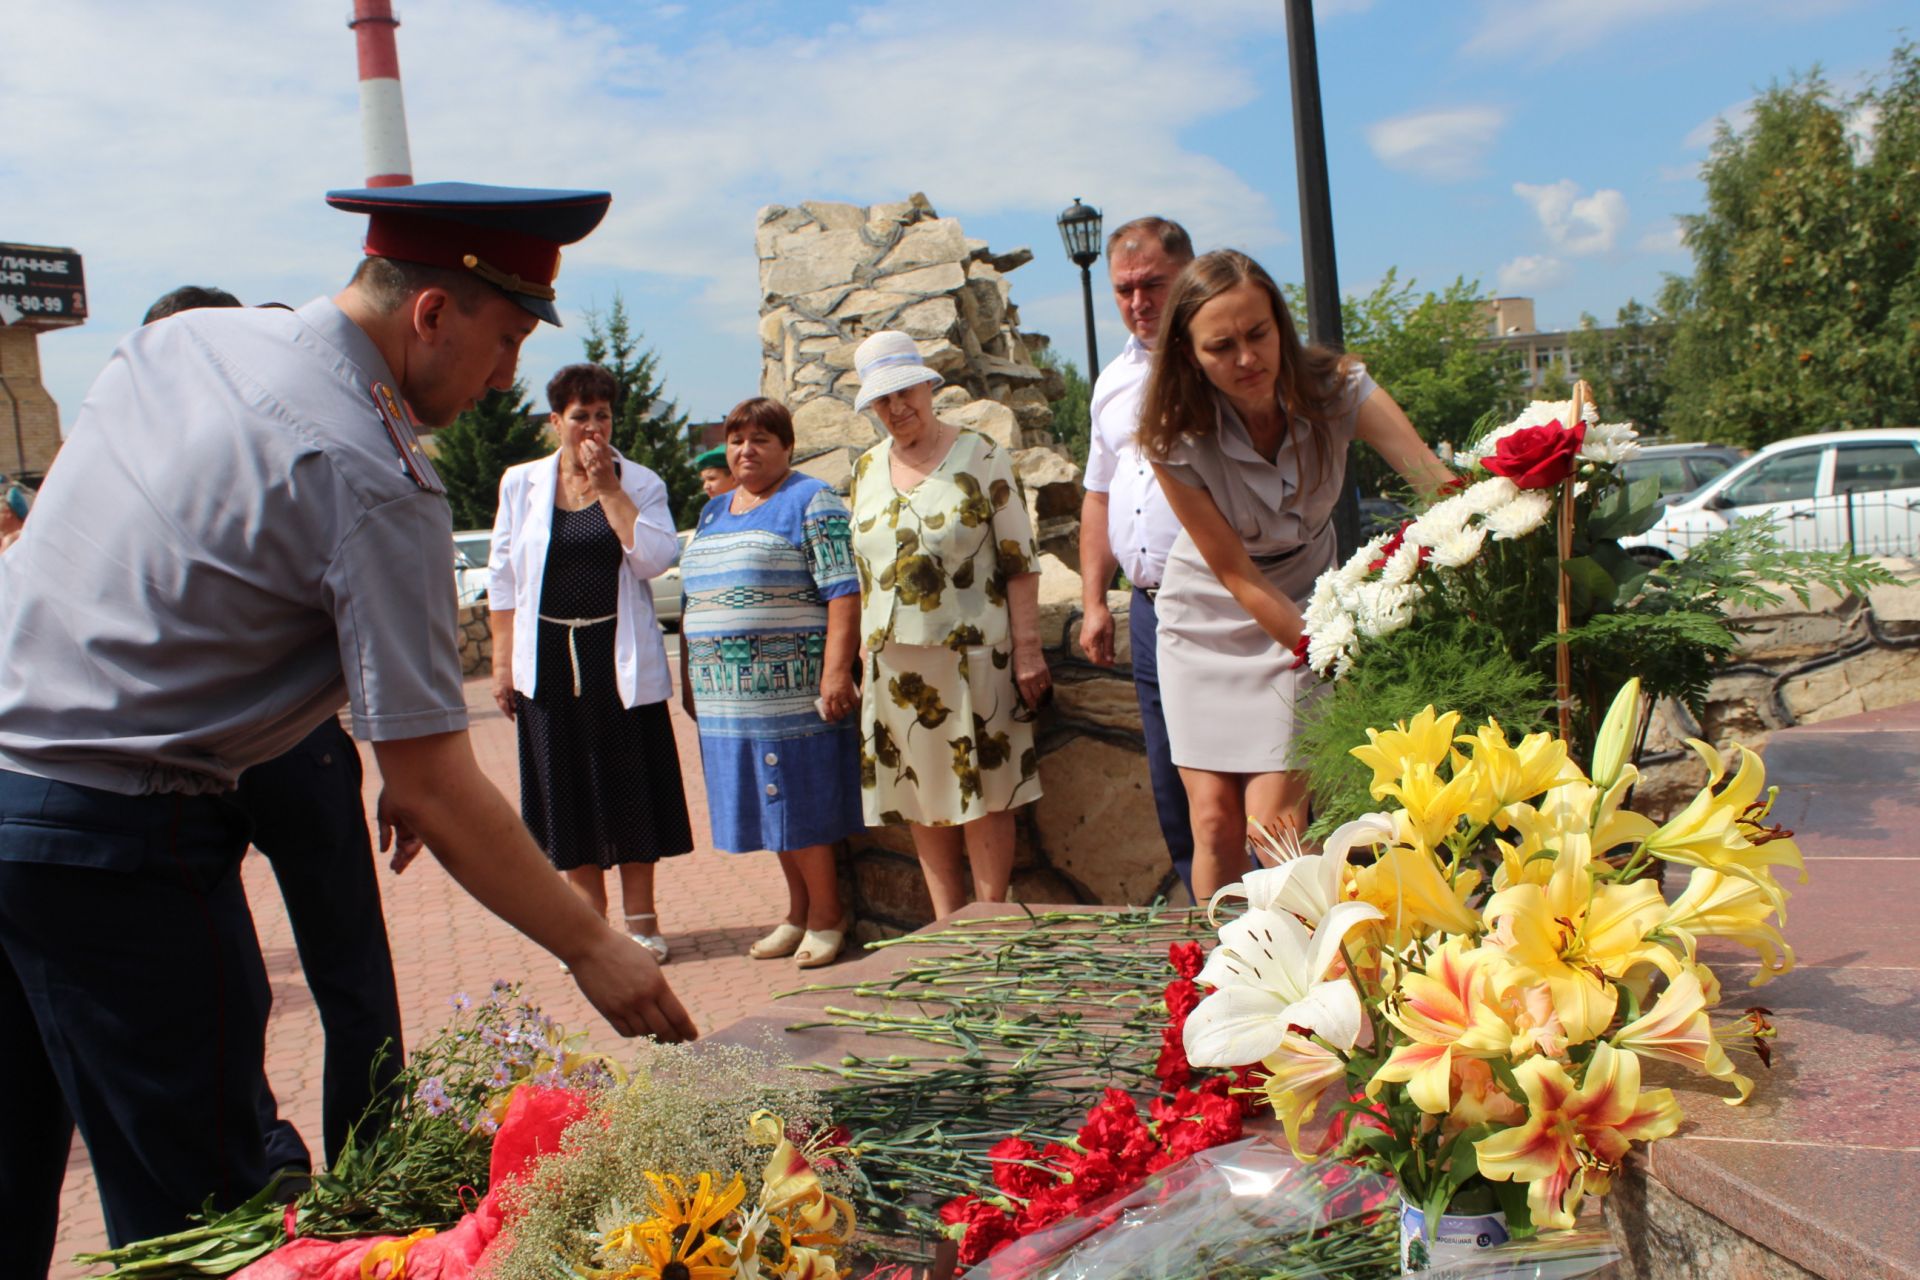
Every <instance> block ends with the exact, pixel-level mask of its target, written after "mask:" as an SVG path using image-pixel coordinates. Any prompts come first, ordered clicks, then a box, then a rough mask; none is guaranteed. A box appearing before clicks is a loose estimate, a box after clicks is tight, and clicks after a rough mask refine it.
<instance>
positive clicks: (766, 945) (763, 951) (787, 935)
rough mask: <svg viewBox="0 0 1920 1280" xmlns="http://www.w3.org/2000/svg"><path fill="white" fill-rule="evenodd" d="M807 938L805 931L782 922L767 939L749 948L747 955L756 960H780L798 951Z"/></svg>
mask: <svg viewBox="0 0 1920 1280" xmlns="http://www.w3.org/2000/svg"><path fill="white" fill-rule="evenodd" d="M806 936H807V931H806V930H805V929H803V928H801V927H800V926H799V925H797V924H792V923H790V922H788V921H785V920H782V921H781V922H780V923H779V924H777V925H775V926H774V927H773V930H772V932H770V933H768V934H767V936H766V937H764V938H762V939H760V940H759V941H758V942H756V943H754V944H753V945H752V946H750V947H748V948H747V954H748V955H750V956H752V957H753V958H754V959H755V960H778V959H780V958H781V957H783V956H790V955H792V954H793V953H794V952H795V951H797V950H798V949H799V947H800V943H801V941H802V940H803V939H804V938H805V937H806Z"/></svg>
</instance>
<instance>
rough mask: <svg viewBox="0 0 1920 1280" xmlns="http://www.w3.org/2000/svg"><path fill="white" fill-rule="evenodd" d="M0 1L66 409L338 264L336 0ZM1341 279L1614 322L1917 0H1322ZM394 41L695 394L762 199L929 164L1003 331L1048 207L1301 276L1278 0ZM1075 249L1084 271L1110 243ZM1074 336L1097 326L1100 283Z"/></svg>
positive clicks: (424, 18) (427, 95)
mask: <svg viewBox="0 0 1920 1280" xmlns="http://www.w3.org/2000/svg"><path fill="white" fill-rule="evenodd" d="M0 3H4V5H5V8H6V9H10V10H16V11H17V14H16V17H15V18H14V20H11V21H9V22H7V23H6V24H5V25H6V27H7V29H9V30H12V31H15V32H21V31H31V32H33V33H35V36H36V43H37V45H38V47H41V48H44V49H48V50H57V51H59V54H60V56H58V57H45V58H22V57H19V56H17V55H16V56H14V57H10V58H9V59H8V66H7V69H6V71H5V73H4V74H0V119H3V120H6V121H7V122H8V124H7V127H6V128H5V129H0V190H4V191H6V192H7V193H8V195H7V198H6V199H5V200H4V201H0V240H14V241H28V242H34V243H42V244H59V245H71V246H73V247H74V248H76V249H78V250H80V252H81V253H82V254H83V255H85V258H86V263H87V274H88V283H89V290H90V296H91V302H92V307H93V319H92V321H91V322H90V323H89V324H88V325H87V326H85V327H84V328H81V329H76V330H71V331H63V332H57V333H53V334H50V335H47V336H44V337H43V338H42V340H41V344H40V349H41V357H42V362H43V365H44V369H45V380H46V383H47V385H48V387H49V389H50V390H51V391H52V392H53V394H54V396H55V398H56V399H57V400H58V401H59V402H60V405H61V411H62V418H63V421H64V422H66V423H69V424H70V423H71V421H72V419H73V417H74V415H75V413H76V412H77V410H78V408H79V405H80V402H81V400H82V398H83V396H84V394H85V389H86V387H87V385H88V384H89V383H90V382H91V380H92V378H93V376H94V375H95V374H96V373H97V372H98V371H99V369H100V367H101V365H102V364H103V363H104V361H105V359H106V357H107V355H108V353H109V352H110V351H111V349H112V347H113V345H114V343H115V342H117V341H118V339H119V337H120V336H121V335H123V334H124V333H125V332H126V331H127V330H129V329H130V328H131V327H132V326H133V325H135V324H136V323H137V322H138V320H139V316H140V313H141V312H142V311H144V310H145V308H146V306H147V304H148V302H150V301H151V300H152V299H153V298H154V297H155V296H157V295H158V294H159V293H161V292H163V291H165V290H166V289H168V288H170V287H172V286H173V285H175V284H179V283H183V282H188V281H192V282H195V283H202V284H218V285H221V286H224V287H226V288H228V289H231V290H232V291H234V292H235V293H237V294H239V295H240V296H241V297H242V298H244V299H246V300H247V301H249V302H257V301H265V300H280V301H288V302H296V303H297V302H301V301H304V300H306V299H308V298H310V297H313V296H316V295H318V294H321V293H330V292H332V291H333V290H334V289H336V288H337V287H338V285H339V284H340V282H341V281H343V280H344V279H345V277H346V275H347V274H348V273H349V271H350V270H351V268H352V265H353V261H354V257H355V254H356V253H357V241H358V237H359V235H360V232H361V226H362V224H361V223H360V222H359V220H358V219H355V218H351V217H348V216H346V215H342V214H337V213H334V212H332V211H330V210H328V209H327V208H325V206H324V205H322V204H321V202H320V193H321V192H322V191H323V190H325V189H326V188H328V187H331V186H355V185H358V184H359V182H360V179H361V177H362V173H363V170H362V165H361V158H360V140H359V123H358V116H357V96H356V91H355V80H354V74H355V73H354V58H353V41H352V36H351V34H350V33H349V32H348V31H347V29H346V27H345V25H344V22H343V17H344V15H345V13H346V11H347V4H346V0H276V3H274V4H271V5H260V4H254V3H244V2H243V0H203V2H202V3H199V4H196V5H195V6H192V8H191V10H190V11H188V12H187V16H184V17H183V16H182V13H183V11H182V10H180V9H178V8H176V7H174V6H158V5H148V4H142V3H137V0H62V2H61V3H60V4H58V5H30V4H29V0H0ZM1316 8H1317V12H1318V33H1319V36H1318V38H1319V48H1320V62H1321V76H1322V90H1323V98H1324V103H1325V112H1326V119H1327V132H1328V146H1329V149H1330V154H1331V177H1332V184H1333V211H1334V222H1335V234H1336V239H1337V246H1338V251H1339V259H1340V260H1339V269H1340V279H1341V283H1342V286H1343V288H1344V289H1345V290H1346V291H1348V292H1360V291H1364V290H1365V289H1367V288H1369V287H1371V286H1372V285H1373V284H1374V283H1375V282H1377V281H1378V280H1379V279H1380V278H1381V276H1382V275H1383V274H1384V273H1385V272H1386V271H1387V270H1388V269H1389V268H1390V267H1398V268H1399V270H1400V272H1401V275H1402V276H1403V277H1406V276H1412V277H1414V278H1416V279H1418V280H1419V281H1420V282H1421V283H1422V284H1423V285H1435V286H1437V285H1440V284H1443V283H1445V282H1447V281H1450V280H1451V279H1453V278H1454V277H1455V276H1465V277H1467V278H1469V279H1473V280H1478V281H1479V282H1480V284H1481V286H1482V288H1483V290H1485V291H1486V292H1488V293H1495V292H1498V293H1515V294H1524V295H1528V296H1532V297H1534V298H1535V299H1536V300H1537V304H1538V309H1539V319H1540V322H1541V325H1542V327H1549V328H1552V327H1565V326H1568V325H1571V324H1573V323H1574V322H1576V321H1577V320H1578V318H1579V316H1580V314H1581V312H1583V311H1586V312H1592V313H1594V314H1596V315H1598V316H1600V317H1602V318H1603V319H1610V318H1611V317H1612V315H1613V313H1614V311H1615V310H1616V309H1617V308H1618V307H1619V306H1620V305H1621V304H1623V303H1624V302H1626V301H1627V299H1628V298H1629V297H1638V298H1640V299H1641V300H1643V301H1651V300H1652V298H1653V296H1654V295H1655V294H1656V293H1657V292H1658V290H1659V287H1660V282H1661V279H1662V277H1663V275H1664V274H1665V273H1670V272H1680V273H1685V272H1686V271H1687V270H1688V269H1689V265H1690V260H1689V258H1688V256H1687V254H1686V252H1685V250H1684V249H1683V248H1682V247H1680V245H1679V243H1678V239H1677V235H1676V228H1675V225H1674V223H1673V217H1674V215H1676V214H1684V213H1690V212H1694V211H1697V209H1698V208H1699V204H1700V199H1701V187H1700V183H1699V181H1698V177H1697V173H1698V169H1699V166H1700V163H1701V162H1702V160H1703V159H1704V158H1705V156H1706V152H1707V145H1708V143H1709V141H1710V139H1711V137H1712V132H1713V127H1714V122H1715V120H1716V119H1718V118H1727V119H1731V120H1733V121H1735V122H1736V123H1737V122H1738V121H1739V120H1740V119H1741V115H1740V112H1741V108H1742V105H1743V104H1744V102H1745V101H1746V100H1747V99H1748V98H1750V97H1751V96H1752V94H1753V93H1754V92H1755V90H1756V89H1757V88H1760V87H1763V86H1764V85H1766V84H1767V83H1768V82H1770V81H1772V80H1775V79H1784V78H1786V77H1787V76H1788V75H1789V74H1790V73H1791V72H1793V71H1795V70H1804V69H1807V68H1810V67H1812V66H1813V65H1814V64H1816V63H1817V64H1819V65H1821V66H1822V67H1823V68H1824V70H1825V71H1826V73H1827V74H1828V76H1829V78H1830V79H1831V80H1832V81H1833V82H1835V83H1836V84H1837V85H1840V86H1842V87H1851V86H1855V85H1858V84H1859V83H1861V82H1862V81H1863V80H1864V79H1865V78H1866V77H1870V76H1872V75H1875V74H1878V73H1879V72H1880V71H1881V70H1882V69H1884V67H1885V66H1886V62H1887V54H1888V52H1889V50H1890V49H1891V48H1892V47H1893V45H1894V44H1895V43H1896V42H1897V41H1898V40H1900V39H1901V38H1902V32H1901V28H1902V25H1903V24H1906V25H1907V26H1908V27H1909V28H1911V27H1913V26H1915V25H1920V24H1915V22H1914V19H1915V16H1916V12H1915V9H1914V7H1913V6H1912V4H1911V2H1910V0H1898V2H1897V0H1530V2H1528V3H1520V2H1517V0H1445V2H1436V0H1321V2H1320V3H1319V4H1318V5H1317V6H1316ZM400 16H401V19H402V22H403V24H404V25H403V26H402V27H401V29H400V32H399V43H400V63H401V73H402V77H403V83H404V85H405V93H406V101H407V111H408V117H409V124H410V133H411V139H412V148H413V161H414V172H415V174H416V176H417V177H418V178H420V179H421V180H423V181H424V180H433V179H453V178H460V179H467V180H472V181H484V182H499V183H521V184H528V185H551V186H584V187H604V188H607V189H610V190H611V191H612V192H613V193H614V204H613V209H612V213H611V214H610V216H609V218H608V220H607V222H606V224H605V225H604V226H603V227H602V229H601V230H600V231H599V232H597V233H596V234H595V235H594V236H593V237H592V238H591V239H590V240H588V241H587V242H585V243H584V244H582V245H580V246H578V247H577V248H575V249H573V250H570V251H569V252H568V254H567V257H566V269H565V271H564V273H563V274H562V276H561V279H560V284H559V287H560V291H561V307H562V310H563V312H564V313H566V315H567V320H568V327H567V328H566V329H564V330H559V331H555V330H543V331H542V333H540V334H539V335H538V336H537V337H536V338H535V339H533V340H532V341H530V342H529V344H528V346H527V348H526V352H525V357H524V359H523V363H522V372H523V374H524V375H525V376H526V377H527V379H528V381H529V382H530V383H532V384H533V385H534V386H536V387H538V386H539V385H541V384H543V383H544V381H545V379H546V377H547V376H548V375H549V374H550V373H551V372H552V371H553V369H555V368H557V367H558V366H559V365H560V364H563V363H565V362H567V361H569V360H572V359H577V358H578V356H579V352H580V346H579V342H580V338H581V336H582V334H583V332H584V325H583V324H582V323H580V319H579V316H580V313H581V311H582V310H583V309H585V308H587V307H589V306H595V305H597V306H600V307H603V308H604V307H605V305H606V304H607V303H608V302H610V301H611V299H612V297H613V295H614V293H615V292H616V291H618V292H619V293H620V294H621V295H623V296H624V298H625V299H626V302H627V304H628V307H629V309H630V311H631V312H632V313H633V316H634V318H635V320H636V322H637V323H638V324H639V325H640V326H641V327H642V329H643V330H644V331H645V334H646V337H647V341H648V342H649V344H650V345H651V346H653V347H654V348H655V349H656V350H657V351H658V353H659V354H660V357H661V363H662V368H663V371H664V373H665V375H666V378H667V386H668V390H669V392H670V393H671V394H673V395H675V396H677V397H678V398H679V400H680V402H681V404H682V407H683V408H685V409H686V410H688V411H689V412H690V413H692V414H693V415H694V416H695V417H696V418H711V417H718V416H720V415H721V414H723V413H724V412H725V411H726V409H727V408H728V407H729V406H730V405H731V404H733V403H734V402H735V401H737V400H739V399H740V398H742V397H744V396H747V395H751V394H754V393H755V391H756V390H757V381H758V368H759V361H758V341H757V339H756V337H755V336H754V323H755V320H756V318H757V307H758V296H757V289H756V281H755V261H754V255H753V228H754V222H755V211H756V210H757V209H758V208H759V207H760V206H762V205H764V204H768V203H797V202H799V201H801V200H808V199H822V200H848V201H853V202H856V203H862V204H866V203H873V202H876V201H884V200H897V199H901V198H903V197H904V196H906V195H907V194H908V193H909V192H912V191H924V192H926V194H927V195H928V197H929V198H930V199H931V200H932V201H933V203H934V205H935V206H936V207H937V208H938V209H939V210H940V212H941V213H943V214H948V215H953V216H957V217H958V218H960V219H961V220H962V222H963V224H964V225H965V227H966V230H967V233H968V234H969V235H972V236H976V237H981V238H985V239H987V240H988V241H989V242H991V244H992V245H993V246H994V248H996V249H1010V248H1012V247H1014V246H1016V245H1021V244H1026V245H1031V246H1032V247H1033V249H1034V251H1035V254H1036V259H1035V261H1034V262H1033V263H1032V264H1030V265H1028V266H1026V267H1023V268H1021V269H1020V270H1019V271H1017V272H1016V273H1015V274H1014V275H1013V277H1012V284H1013V291H1014V293H1013V296H1014V301H1015V302H1016V303H1018V304H1019V306H1020V309H1021V313H1022V317H1023V323H1024V326H1025V327H1026V328H1028V329H1029V330H1037V331H1039V332H1044V333H1049V334H1051V335H1052V336H1053V337H1054V339H1055V341H1056V343H1057V344H1058V346H1059V347H1060V348H1061V350H1062V351H1064V352H1066V353H1068V354H1069V355H1073V356H1076V357H1078V356H1079V354H1080V353H1081V352H1082V351H1083V349H1084V338H1083V336H1082V332H1081V321H1080V303H1079V283H1078V273H1077V271H1076V270H1075V269H1074V268H1073V267H1072V265H1071V264H1070V263H1068V262H1067V261H1066V260H1065V258H1064V256H1063V254H1062V252H1061V250H1060V246H1059V238H1058V235H1057V233H1056V232H1055V230H1054V226H1053V219H1054V216H1055V215H1056V214H1057V213H1058V212H1059V210H1060V209H1062V208H1064V207H1065V206H1066V205H1067V204H1068V203H1069V202H1070V201H1071V200H1072V199H1073V198H1074V197H1076V196H1078V197H1082V198H1084V199H1085V200H1086V201H1087V202H1088V203H1090V204H1093V205H1096V206H1098V207H1100V208H1102V209H1103V210H1104V211H1105V213H1106V215H1107V218H1108V224H1107V225H1108V226H1109V227H1111V226H1113V225H1116V224H1117V222H1118V221H1119V220H1123V219H1125V218H1128V217H1132V216H1135V215H1137V214H1141V213H1147V212H1157V213H1164V214H1167V215H1170V216H1173V217H1176V218H1179V219H1181V220H1182V221H1184V222H1186V223H1187V225H1188V226H1189V227H1190V229H1191V230H1192V231H1193V232H1194V236H1195V239H1196V241H1197V242H1199V243H1200V244H1201V245H1202V247H1217V246H1222V245H1233V246H1236V247H1240V248H1243V249H1246V250H1247V251H1249V252H1251V253H1253V254H1254V255H1255V256H1256V257H1258V258H1260V259H1262V260H1263V261H1264V262H1265V263H1266V264H1267V265H1268V266H1269V267H1270V268H1271V269H1273V270H1274V272H1275V274H1276V275H1279V276H1281V277H1282V278H1285V279H1297V278H1298V277H1299V275H1300V271H1301V266H1300V247H1299V239H1298V207H1297V204H1296V200H1295V194H1294V156H1293V142H1292V121H1291V108H1290V99H1289V87H1288V78H1287V57H1286V43H1285V36H1284V17H1283V6H1282V3H1281V0H1198V2H1192V0H1189V2H1186V3H1176V2H1173V0H980V2H978V3H971V4H965V5H955V4H935V3H930V2H926V0H891V2H889V0H877V2H873V3H866V4H843V3H829V2H826V0H788V2H786V3H778V4H776V3H762V2H759V0H748V2H742V3H726V2H725V0H720V2H717V3H708V4H684V5H683V4H628V3H615V2H613V0H575V2H574V3H559V2H557V0H555V2H550V3H536V2H535V0H408V2H407V3H405V4H404V5H402V6H401V7H400ZM1103 270H1104V264H1102V265H1101V266H1099V267H1096V272H1099V271H1103ZM1096 305H1097V309H1098V313H1099V316H1100V321H1101V324H1100V345H1101V351H1102V354H1103V357H1106V358H1110V357H1111V356H1112V354H1113V353H1114V352H1116V351H1117V350H1118V345H1119V342H1120V340H1121V337H1122V334H1121V331H1120V328H1119V324H1118V321H1117V320H1116V319H1115V318H1114V316H1113V311H1112V306H1111V303H1110V301H1109V300H1108V298H1107V297H1106V296H1105V295H1101V296H1100V297H1098V298H1097V299H1096Z"/></svg>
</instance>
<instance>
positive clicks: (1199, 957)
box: [1167, 942, 1207, 978]
mask: <svg viewBox="0 0 1920 1280" xmlns="http://www.w3.org/2000/svg"><path fill="white" fill-rule="evenodd" d="M1167 960H1168V962H1169V963H1170V964H1172V965H1173V971H1174V972H1175V973H1177V974H1179V975H1180V976H1181V977H1183V978H1197V977H1199V976H1200V970H1201V968H1202V967H1203V966H1204V965H1205V964H1206V962H1207V953H1206V952H1205V951H1203V950H1201V948H1200V944H1199V943H1197V942H1175V943H1172V944H1170V945H1169V946H1168V947H1167Z"/></svg>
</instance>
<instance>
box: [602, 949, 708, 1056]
mask: <svg viewBox="0 0 1920 1280" xmlns="http://www.w3.org/2000/svg"><path fill="white" fill-rule="evenodd" d="M600 932H601V937H600V938H599V939H597V940H596V941H595V943H594V945H593V946H592V947H591V948H590V949H589V950H588V951H587V953H586V954H585V955H584V956H581V957H577V958H576V959H575V960H574V961H573V980H574V981H575V982H576V983H578V984H579V985H580V993H581V994H582V995H584V996H586V998H587V999H588V1000H589V1001H591V1002H592V1004H593V1007H594V1008H596V1009H598V1010H599V1011H600V1012H601V1014H602V1015H604V1016H605V1017H606V1019H607V1021H608V1022H611V1023H612V1024H613V1029H614V1030H615V1031H618V1032H619V1033H620V1034H621V1035H623V1036H652V1037H653V1038H654V1039H656V1040H665V1041H669V1042H677V1041H681V1040H692V1039H695V1038H697V1037H698V1036H699V1034H700V1032H699V1031H698V1030H697V1029H696V1028H695V1027H694V1025H693V1018H692V1017H691V1016H690V1015H689V1014H688V1013H687V1010H686V1007H685V1006H684V1005H682V1004H681V1003H680V997H679V996H676V995H674V994H673V988H672V987H670V986H668V985H667V980H666V977H665V976H664V975H662V974H661V972H660V965H659V963H658V962H657V961H655V960H654V958H653V953H652V952H650V951H648V950H647V949H646V948H645V947H643V946H640V945H639V944H638V943H636V942H634V940H633V939H632V938H629V937H628V936H627V935H625V934H623V933H619V932H617V931H615V930H614V929H612V928H606V929H602V930H601V931H600Z"/></svg>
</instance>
